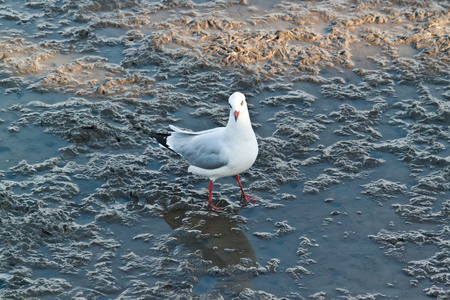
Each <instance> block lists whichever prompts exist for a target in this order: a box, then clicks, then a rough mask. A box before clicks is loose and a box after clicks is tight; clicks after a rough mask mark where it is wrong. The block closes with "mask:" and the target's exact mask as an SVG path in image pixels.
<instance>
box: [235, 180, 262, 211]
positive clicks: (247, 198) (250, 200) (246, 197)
mask: <svg viewBox="0 0 450 300" xmlns="http://www.w3.org/2000/svg"><path fill="white" fill-rule="evenodd" d="M234 178H236V180H237V182H238V184H239V187H240V188H241V193H242V195H241V197H242V198H244V199H245V201H247V204H248V203H255V202H257V201H258V199H256V198H253V197H251V196H247V195H246V194H245V192H244V188H243V187H242V184H241V181H240V180H239V175H234Z"/></svg>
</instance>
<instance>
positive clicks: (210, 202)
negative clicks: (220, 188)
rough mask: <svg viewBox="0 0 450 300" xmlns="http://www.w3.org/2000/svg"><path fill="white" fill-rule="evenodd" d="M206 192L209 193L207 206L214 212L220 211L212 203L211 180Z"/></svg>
mask: <svg viewBox="0 0 450 300" xmlns="http://www.w3.org/2000/svg"><path fill="white" fill-rule="evenodd" d="M208 191H209V206H211V207H212V208H213V209H215V210H222V209H221V208H220V207H217V206H214V205H213V203H212V191H213V181H212V180H211V181H210V182H209V186H208Z"/></svg>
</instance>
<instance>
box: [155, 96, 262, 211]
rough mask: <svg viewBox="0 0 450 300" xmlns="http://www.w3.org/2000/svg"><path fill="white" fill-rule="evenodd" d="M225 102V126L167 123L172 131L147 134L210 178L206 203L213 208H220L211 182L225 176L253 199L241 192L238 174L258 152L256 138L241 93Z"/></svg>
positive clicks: (192, 170)
mask: <svg viewBox="0 0 450 300" xmlns="http://www.w3.org/2000/svg"><path fill="white" fill-rule="evenodd" d="M228 103H229V104H230V118H229V120H228V124H227V126H226V127H217V128H213V129H209V130H204V131H199V132H190V131H185V130H182V129H180V128H178V127H175V126H173V125H169V126H170V128H171V129H172V130H173V132H170V133H168V134H161V133H152V134H151V136H152V137H154V138H156V140H157V141H158V143H160V144H161V145H162V146H164V147H166V148H168V149H170V150H172V151H174V152H176V153H178V154H179V155H181V156H182V157H183V158H185V159H186V160H187V161H188V163H189V168H188V171H189V172H191V173H193V174H197V175H200V176H204V177H207V178H209V179H210V182H209V187H208V190H209V205H210V206H211V207H212V208H213V209H216V210H220V208H218V207H216V206H214V205H213V203H212V190H213V182H214V181H215V180H216V179H219V178H222V177H226V176H234V177H235V178H236V180H237V182H238V184H239V187H240V188H241V192H242V197H243V198H244V199H245V200H246V201H247V203H249V202H254V201H256V199H255V198H253V197H250V196H248V195H246V194H245V192H244V188H243V187H242V184H241V182H240V180H239V175H238V174H239V173H242V172H244V171H246V170H248V169H249V168H250V167H251V166H252V165H253V163H254V162H255V160H256V157H257V156H258V142H257V141H256V136H255V133H254V132H253V128H252V124H251V122H250V116H249V114H248V108H247V102H246V101H245V96H244V94H242V93H239V92H235V93H233V94H232V95H231V96H230V98H229V99H228Z"/></svg>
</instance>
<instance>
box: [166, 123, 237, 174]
mask: <svg viewBox="0 0 450 300" xmlns="http://www.w3.org/2000/svg"><path fill="white" fill-rule="evenodd" d="M172 129H175V128H173V127H172ZM224 129H225V128H215V129H211V130H206V131H201V132H188V131H182V130H180V129H178V128H176V129H175V130H176V131H175V132H173V133H171V135H170V136H169V137H167V144H168V145H169V147H170V149H172V150H174V151H175V152H177V153H178V154H180V155H181V156H182V157H183V158H185V159H186V160H187V161H188V163H189V164H190V165H193V166H196V167H199V168H202V169H209V170H212V169H217V168H220V167H223V166H225V165H227V164H228V159H227V157H226V156H225V155H224V151H223V140H222V136H223V134H222V132H223V131H224Z"/></svg>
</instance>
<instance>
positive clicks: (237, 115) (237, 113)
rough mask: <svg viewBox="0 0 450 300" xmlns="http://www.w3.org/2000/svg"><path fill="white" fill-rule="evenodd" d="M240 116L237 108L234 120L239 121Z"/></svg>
mask: <svg viewBox="0 0 450 300" xmlns="http://www.w3.org/2000/svg"><path fill="white" fill-rule="evenodd" d="M238 117H239V112H238V111H237V110H235V111H234V121H236V122H237V118H238Z"/></svg>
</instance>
